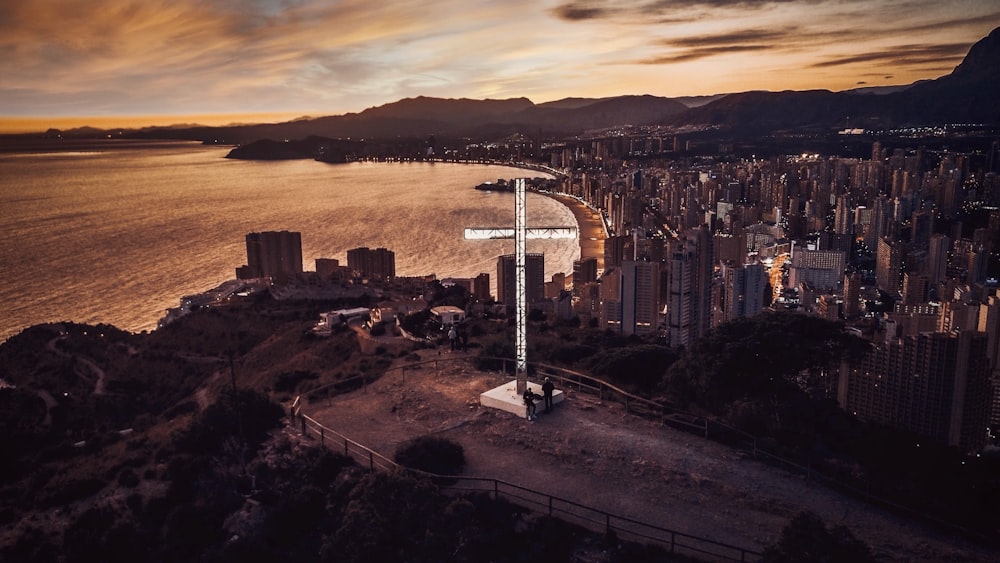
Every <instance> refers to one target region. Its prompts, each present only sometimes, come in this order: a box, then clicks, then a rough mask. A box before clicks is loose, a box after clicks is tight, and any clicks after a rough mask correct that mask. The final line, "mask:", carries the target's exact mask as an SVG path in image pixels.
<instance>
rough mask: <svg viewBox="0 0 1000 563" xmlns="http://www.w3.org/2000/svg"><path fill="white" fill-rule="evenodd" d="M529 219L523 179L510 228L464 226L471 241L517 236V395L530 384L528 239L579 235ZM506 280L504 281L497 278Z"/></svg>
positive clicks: (516, 192) (572, 229)
mask: <svg viewBox="0 0 1000 563" xmlns="http://www.w3.org/2000/svg"><path fill="white" fill-rule="evenodd" d="M527 223H528V220H527V197H526V193H525V188H524V178H518V179H517V180H515V181H514V228H513V229H511V228H507V227H485V228H467V229H465V238H466V239H468V240H484V239H509V238H513V239H514V279H515V286H516V291H515V293H516V294H517V296H516V297H517V299H516V301H517V302H516V304H515V306H514V313H515V321H514V326H515V331H516V335H515V338H514V356H515V360H516V367H515V370H514V378H515V381H517V394H518V395H521V394H523V393H524V391H525V389H527V386H528V353H527V349H528V334H527V320H528V303H527V291H526V289H525V285H526V283H525V266H524V265H525V256H526V254H527V251H526V247H527V245H526V244H525V242H526V241H527V239H529V238H532V239H541V238H543V239H563V238H576V236H577V230H576V228H575V227H539V228H534V229H529V228H528V224H527ZM497 283H503V280H497Z"/></svg>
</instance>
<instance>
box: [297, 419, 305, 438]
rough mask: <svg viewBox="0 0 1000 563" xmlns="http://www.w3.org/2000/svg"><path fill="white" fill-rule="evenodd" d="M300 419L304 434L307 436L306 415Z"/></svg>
mask: <svg viewBox="0 0 1000 563" xmlns="http://www.w3.org/2000/svg"><path fill="white" fill-rule="evenodd" d="M299 420H301V421H302V435H303V436H306V417H304V416H303V417H302V418H301V419H299Z"/></svg>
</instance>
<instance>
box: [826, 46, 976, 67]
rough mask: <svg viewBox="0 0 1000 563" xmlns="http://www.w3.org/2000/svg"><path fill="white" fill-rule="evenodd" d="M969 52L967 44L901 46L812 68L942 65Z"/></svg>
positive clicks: (852, 56)
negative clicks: (867, 64) (862, 64)
mask: <svg viewBox="0 0 1000 563" xmlns="http://www.w3.org/2000/svg"><path fill="white" fill-rule="evenodd" d="M968 51H969V45H968V44H967V43H943V44H938V45H900V46H899V47H896V48H895V49H890V50H885V51H878V52H872V53H862V54H860V55H850V56H846V57H837V58H835V59H827V60H825V61H820V62H817V63H814V64H812V65H811V68H830V67H837V66H843V65H850V64H857V63H878V64H886V65H898V66H914V65H922V64H928V63H933V64H941V63H943V62H945V60H946V59H953V60H961V59H962V57H964V56H965V55H966V53H968Z"/></svg>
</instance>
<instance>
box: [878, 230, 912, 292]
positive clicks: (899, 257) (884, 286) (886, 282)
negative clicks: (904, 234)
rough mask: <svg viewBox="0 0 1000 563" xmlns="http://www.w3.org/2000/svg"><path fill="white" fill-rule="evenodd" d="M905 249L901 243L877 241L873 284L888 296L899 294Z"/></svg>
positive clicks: (882, 239) (884, 240)
mask: <svg viewBox="0 0 1000 563" xmlns="http://www.w3.org/2000/svg"><path fill="white" fill-rule="evenodd" d="M904 254H905V249H904V247H903V244H902V243H899V242H891V241H889V240H888V239H884V238H880V239H878V250H877V251H876V253H875V283H876V284H878V288H879V289H881V290H882V291H885V292H888V293H889V294H890V295H896V294H898V293H899V286H900V282H901V281H902V279H903V278H902V275H903V256H904Z"/></svg>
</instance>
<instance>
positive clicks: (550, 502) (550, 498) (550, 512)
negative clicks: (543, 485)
mask: <svg viewBox="0 0 1000 563" xmlns="http://www.w3.org/2000/svg"><path fill="white" fill-rule="evenodd" d="M549 516H552V495H549Z"/></svg>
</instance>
